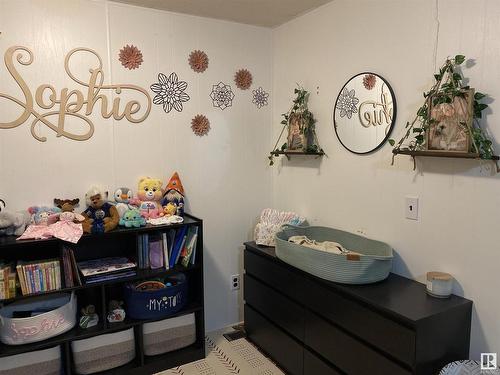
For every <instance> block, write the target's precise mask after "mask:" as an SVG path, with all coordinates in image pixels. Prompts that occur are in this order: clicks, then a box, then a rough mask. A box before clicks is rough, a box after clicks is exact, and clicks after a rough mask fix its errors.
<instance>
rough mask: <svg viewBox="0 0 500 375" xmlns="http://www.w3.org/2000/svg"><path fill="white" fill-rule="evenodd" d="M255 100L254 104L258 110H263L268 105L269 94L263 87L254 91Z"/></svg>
mask: <svg viewBox="0 0 500 375" xmlns="http://www.w3.org/2000/svg"><path fill="white" fill-rule="evenodd" d="M252 93H253V100H252V103H253V104H255V105H256V106H257V107H258V108H262V107H263V106H265V105H267V99H268V98H269V94H268V93H267V92H265V91H264V90H263V89H262V87H259V88H258V89H257V90H253V91H252Z"/></svg>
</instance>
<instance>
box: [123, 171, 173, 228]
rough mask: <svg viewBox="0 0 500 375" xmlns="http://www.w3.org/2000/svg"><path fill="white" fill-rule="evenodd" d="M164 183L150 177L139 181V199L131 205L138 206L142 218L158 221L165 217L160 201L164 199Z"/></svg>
mask: <svg viewBox="0 0 500 375" xmlns="http://www.w3.org/2000/svg"><path fill="white" fill-rule="evenodd" d="M161 185H162V182H161V180H159V179H154V178H150V177H145V178H141V179H140V180H139V188H138V189H137V198H138V199H134V200H133V202H130V203H131V204H137V205H138V206H139V211H140V212H141V215H142V217H144V218H145V219H156V218H158V217H160V216H163V215H165V214H164V213H163V207H162V205H161V204H160V201H161V199H162V197H163V190H162V187H161Z"/></svg>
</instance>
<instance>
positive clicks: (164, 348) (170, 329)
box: [142, 313, 196, 355]
mask: <svg viewBox="0 0 500 375" xmlns="http://www.w3.org/2000/svg"><path fill="white" fill-rule="evenodd" d="M142 332H143V342H144V354H146V355H158V354H163V353H167V352H171V351H173V350H177V349H181V348H185V347H186V346H189V345H191V344H194V342H195V341H196V324H195V319H194V313H192V314H187V315H182V316H178V317H176V318H170V319H164V320H160V321H157V322H152V323H146V324H144V326H143V327H142Z"/></svg>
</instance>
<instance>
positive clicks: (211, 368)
mask: <svg viewBox="0 0 500 375" xmlns="http://www.w3.org/2000/svg"><path fill="white" fill-rule="evenodd" d="M229 331H231V329H229V330H228V329H225V330H220V331H216V332H212V333H209V334H207V336H206V337H205V343H206V348H207V357H206V358H205V359H202V360H200V361H196V362H192V363H188V364H185V365H182V366H179V367H175V368H173V369H170V370H167V371H163V372H161V373H159V374H157V375H226V374H242V375H285V373H284V372H283V371H281V370H280V369H279V368H277V367H276V366H275V365H274V364H273V363H272V362H271V361H270V360H269V359H268V358H266V357H265V356H264V355H263V354H262V353H260V352H259V351H258V350H257V348H256V347H255V346H253V345H252V344H251V343H250V342H249V341H247V340H246V339H245V338H241V339H238V340H234V341H228V340H227V339H226V338H225V337H224V336H222V335H223V334H224V333H226V332H229Z"/></svg>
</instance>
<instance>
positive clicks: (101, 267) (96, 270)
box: [78, 257, 136, 277]
mask: <svg viewBox="0 0 500 375" xmlns="http://www.w3.org/2000/svg"><path fill="white" fill-rule="evenodd" d="M135 267H136V264H135V263H134V262H132V261H131V260H129V259H128V258H125V257H111V258H101V259H93V260H87V261H83V262H78V268H79V270H80V272H81V273H82V275H83V276H84V277H89V276H95V275H103V274H111V273H118V272H123V271H124V270H130V269H134V268H135Z"/></svg>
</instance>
